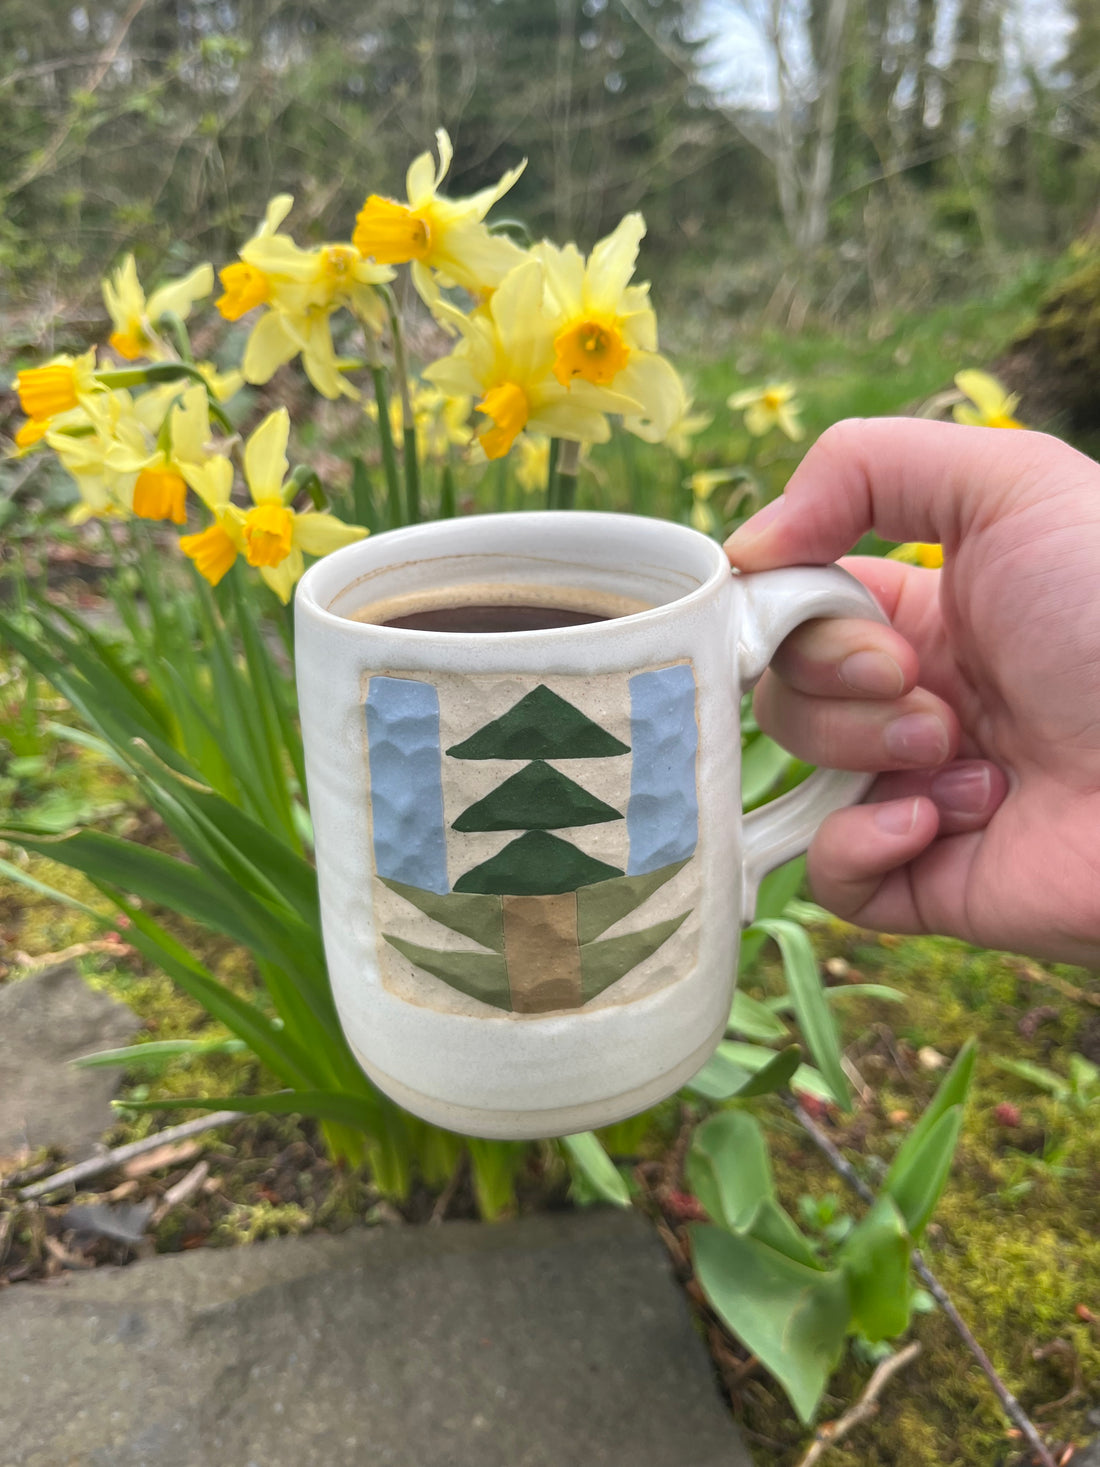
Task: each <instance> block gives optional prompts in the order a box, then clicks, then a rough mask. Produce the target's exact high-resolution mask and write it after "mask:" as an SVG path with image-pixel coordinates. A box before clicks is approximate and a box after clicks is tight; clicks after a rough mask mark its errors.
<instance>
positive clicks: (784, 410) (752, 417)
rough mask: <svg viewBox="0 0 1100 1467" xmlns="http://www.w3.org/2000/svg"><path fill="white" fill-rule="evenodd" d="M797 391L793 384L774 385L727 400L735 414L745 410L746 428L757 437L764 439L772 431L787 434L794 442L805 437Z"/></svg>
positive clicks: (754, 388)
mask: <svg viewBox="0 0 1100 1467" xmlns="http://www.w3.org/2000/svg"><path fill="white" fill-rule="evenodd" d="M794 394H795V388H794V385H793V383H790V382H773V383H770V384H769V385H768V386H767V387H749V388H747V389H746V390H745V391H744V392H735V393H734V394H733V395H732V396H731V397H728V398H727V399H726V406H727V407H730V408H733V410H734V412H740V411H744V414H745V427H746V428H747V429H748V430H749V432H750V433H751V434H752V436H753V437H754V438H763V436H764V434H765V433H768V432H770V430H771V429H772V428H778V429H779V431H780V432H781V433H785V434H786V436H787V437H788V438H789V439H790V440H791V442H792V443H798V442H800V441H801V439H802V438H803V437H804V436H805V430H804V429H803V427H802V424H801V423H800V422H799V421H798V414H799V412H800V411H801V409H800V407H799V405H798V403H797V402H795V400H794Z"/></svg>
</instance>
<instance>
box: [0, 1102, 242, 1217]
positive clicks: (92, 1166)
mask: <svg viewBox="0 0 1100 1467" xmlns="http://www.w3.org/2000/svg"><path fill="white" fill-rule="evenodd" d="M244 1118H245V1113H244V1111H243V1110H216V1111H213V1112H211V1114H210V1115H205V1116H199V1117H198V1118H197V1119H196V1120H193V1121H184V1122H183V1124H182V1125H179V1126H169V1127H168V1129H167V1130H166V1131H157V1132H156V1133H155V1134H154V1135H152V1136H145V1137H144V1138H143V1139H142V1140H141V1141H130V1142H128V1143H127V1144H126V1145H125V1146H116V1147H115V1148H114V1149H113V1150H112V1151H105V1152H103V1154H102V1155H101V1156H90V1157H89V1158H88V1160H87V1161H78V1162H77V1163H76V1165H75V1166H70V1167H66V1168H65V1170H64V1171H62V1172H55V1173H54V1174H53V1176H52V1177H46V1178H45V1179H44V1180H43V1181H41V1182H35V1183H34V1185H33V1186H31V1187H24V1188H23V1189H22V1191H21V1192H20V1193H19V1200H20V1202H32V1201H33V1200H34V1199H35V1198H36V1197H45V1196H46V1194H47V1193H49V1192H58V1191H60V1189H61V1188H62V1187H71V1186H75V1185H76V1184H77V1183H78V1182H87V1181H89V1180H90V1179H91V1178H92V1177H99V1176H102V1175H103V1173H104V1172H109V1171H111V1170H112V1168H114V1167H116V1166H121V1165H122V1163H123V1162H126V1161H130V1160H131V1159H132V1158H133V1157H135V1156H142V1155H144V1153H145V1152H146V1151H154V1150H155V1149H156V1148H157V1147H158V1146H163V1145H164V1144H165V1143H166V1142H168V1141H182V1140H184V1139H185V1138H186V1137H187V1136H200V1135H201V1134H202V1133H203V1131H212V1130H213V1129H214V1127H215V1126H227V1125H229V1124H230V1122H232V1121H243V1120H244Z"/></svg>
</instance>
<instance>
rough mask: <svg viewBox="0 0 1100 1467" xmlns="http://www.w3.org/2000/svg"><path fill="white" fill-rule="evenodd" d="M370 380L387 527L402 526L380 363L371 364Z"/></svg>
mask: <svg viewBox="0 0 1100 1467" xmlns="http://www.w3.org/2000/svg"><path fill="white" fill-rule="evenodd" d="M370 374H371V379H372V380H373V382H374V400H375V402H376V403H377V404H378V437H379V440H380V442H381V444H382V467H383V468H384V469H385V471H386V489H387V491H388V494H389V501H388V504H387V509H388V513H389V527H390V528H391V529H392V528H393V527H394V526H395V525H400V524H403V523H404V521H403V518H402V514H401V486H400V483H399V481H398V477H397V454H396V452H395V451H394V446H393V432H392V430H391V428H390V403H389V395H388V394H387V392H386V369H385V367H383V366H382V365H381V364H380V363H379V364H378V365H375V364H373V363H372V364H371V369H370Z"/></svg>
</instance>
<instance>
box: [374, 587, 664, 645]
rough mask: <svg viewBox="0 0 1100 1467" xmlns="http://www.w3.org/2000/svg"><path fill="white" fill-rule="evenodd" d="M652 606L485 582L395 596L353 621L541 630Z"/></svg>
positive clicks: (436, 628)
mask: <svg viewBox="0 0 1100 1467" xmlns="http://www.w3.org/2000/svg"><path fill="white" fill-rule="evenodd" d="M648 609H649V603H648V602H644V601H636V600H633V599H632V598H630V597H625V596H614V595H609V594H607V593H606V592H601V591H595V590H593V591H588V590H585V589H584V588H583V587H577V588H573V587H564V588H563V587H543V586H538V585H516V584H512V583H504V584H485V583H483V584H480V585H468V586H452V587H449V588H444V587H440V588H439V589H437V590H432V591H417V592H415V593H412V594H410V595H408V596H393V597H390V598H388V599H387V600H385V601H376V602H373V603H371V604H369V605H367V606H364V607H361V608H360V609H359V610H358V611H356V612H355V613H354V614H353V616H352V620H354V621H363V622H369V623H371V624H372V625H374V626H383V627H397V628H404V629H405V630H407V631H417V632H465V633H470V632H474V633H478V632H541V631H549V630H553V629H555V628H558V627H579V626H587V625H589V624H592V623H595V622H603V621H613V620H614V619H615V618H616V617H620V616H630V615H631V614H632V613H634V612H638V611H646V610H648Z"/></svg>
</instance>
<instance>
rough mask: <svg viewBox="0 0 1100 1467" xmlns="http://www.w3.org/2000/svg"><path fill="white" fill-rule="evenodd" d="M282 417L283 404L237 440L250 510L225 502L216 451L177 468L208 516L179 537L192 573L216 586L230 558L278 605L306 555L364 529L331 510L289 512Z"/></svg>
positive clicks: (286, 431)
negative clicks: (205, 523)
mask: <svg viewBox="0 0 1100 1467" xmlns="http://www.w3.org/2000/svg"><path fill="white" fill-rule="evenodd" d="M289 436H290V414H289V413H288V412H287V410H286V408H279V409H277V410H276V411H275V412H273V413H270V414H269V415H268V416H267V417H266V418H265V419H264V420H263V422H262V423H261V424H260V426H259V427H258V428H257V429H256V431H255V432H254V433H253V434H252V436H251V437H250V438H249V440H248V442H247V443H246V444H245V449H244V476H245V482H246V483H247V485H248V492H249V494H250V495H251V496H252V507H251V508H250V509H240V508H238V507H237V506H236V505H235V504H232V503H231V502H230V492H231V490H232V485H233V467H232V465H231V464H230V462H229V460H228V459H227V458H225V457H223V456H221V455H218V456H216V457H215V458H213V459H210V460H208V461H207V462H206V463H205V464H204V465H199V466H197V467H196V466H188V465H186V464H184V465H182V469H183V473H184V476H185V477H186V479H187V481H188V483H189V484H190V485H191V486H192V488H193V489H194V490H195V492H196V493H197V494H198V495H199V497H200V498H201V499H202V500H203V502H204V503H205V504H206V506H207V508H208V509H209V510H210V511H211V513H212V514H213V516H214V523H213V524H212V525H211V526H210V527H209V528H208V529H206V530H204V531H202V532H201V533H200V534H197V535H184V536H182V537H181V539H180V548H181V549H182V550H183V553H184V554H185V555H186V556H187V557H188V558H189V559H190V560H192V561H193V562H194V564H195V568H196V569H197V570H198V572H199V573H200V575H202V576H205V578H206V579H207V580H208V581H209V582H210V583H211V585H215V586H216V585H217V583H218V581H220V580H221V578H222V577H223V576H224V575H225V574H226V572H227V571H228V570H229V569H230V567H231V566H232V564H233V562H234V561H235V560H236V558H237V556H238V555H243V556H244V557H245V559H246V560H247V561H248V564H249V565H252V566H255V567H256V568H257V569H258V570H259V572H260V575H261V576H262V577H263V579H264V581H265V582H266V583H267V584H268V585H269V586H270V587H271V589H272V590H273V591H274V592H275V594H276V596H278V598H279V600H280V601H282V602H283V603H284V604H285V603H286V602H288V601H289V600H290V593H291V591H292V590H293V588H294V585H295V582H296V581H297V580H298V578H299V577H300V576H301V574H302V571H303V570H304V569H305V561H304V559H303V552H304V553H305V554H306V555H327V554H328V553H329V551H330V550H338V549H339V548H340V546H342V545H350V544H351V543H352V542H353V541H354V540H361V539H362V538H363V536H364V535H365V534H366V533H367V532H366V530H364V529H363V528H362V527H361V526H359V525H345V524H344V522H343V521H342V520H338V519H337V518H336V516H335V515H331V514H324V513H322V512H320V511H318V510H305V511H303V512H302V513H301V514H299V513H297V512H296V511H295V510H294V508H293V506H292V505H290V504H289V503H288V502H287V499H288V495H289V496H292V495H293V493H294V488H293V481H291V482H290V483H288V482H287V469H288V467H289V465H288V463H287V457H286V446H287V440H288V438H289Z"/></svg>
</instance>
